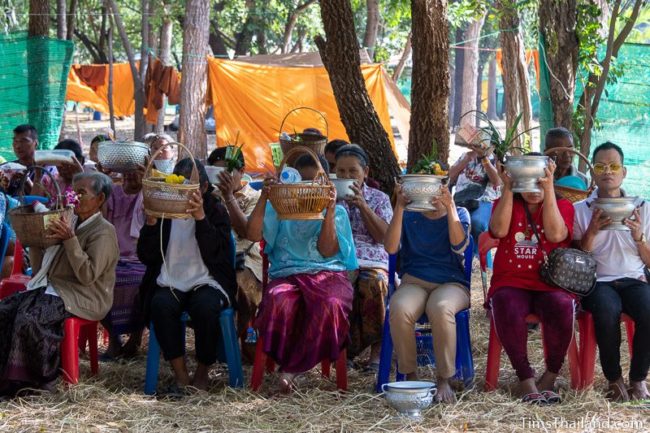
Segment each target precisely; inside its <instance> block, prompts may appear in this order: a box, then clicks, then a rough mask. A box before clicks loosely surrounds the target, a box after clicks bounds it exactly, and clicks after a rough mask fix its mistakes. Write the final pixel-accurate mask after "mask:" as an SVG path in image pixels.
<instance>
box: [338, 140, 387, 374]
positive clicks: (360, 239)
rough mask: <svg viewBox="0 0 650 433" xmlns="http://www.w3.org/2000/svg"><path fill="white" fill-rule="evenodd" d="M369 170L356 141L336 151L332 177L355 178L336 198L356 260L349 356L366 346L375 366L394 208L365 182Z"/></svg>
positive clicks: (373, 368) (383, 312) (385, 291)
mask: <svg viewBox="0 0 650 433" xmlns="http://www.w3.org/2000/svg"><path fill="white" fill-rule="evenodd" d="M368 171H369V167H368V155H366V152H365V151H364V150H363V149H362V148H361V147H360V146H358V145H356V144H349V145H346V146H343V147H341V148H340V149H339V150H338V151H337V152H336V176H337V178H338V179H354V180H355V181H356V182H355V185H353V186H352V190H353V191H354V195H352V196H350V197H345V198H344V199H343V200H342V201H340V202H339V203H341V205H342V206H343V207H344V208H345V209H346V210H347V211H348V215H349V217H350V225H351V226H352V235H353V237H354V244H355V246H356V255H357V260H358V261H359V271H358V272H355V273H354V274H353V276H352V278H351V280H352V284H353V286H354V300H353V304H352V315H351V316H350V339H351V344H350V347H349V351H348V355H349V358H350V359H354V357H355V356H357V355H359V354H360V353H361V352H363V350H364V349H366V348H367V347H370V348H371V350H370V360H369V363H368V369H370V370H373V371H376V370H378V369H379V353H380V351H381V335H382V332H383V329H384V316H385V314H386V306H385V303H384V298H385V297H386V295H387V294H388V273H387V271H388V253H387V252H386V250H385V249H384V245H383V243H384V236H385V235H386V230H387V229H388V224H389V223H390V221H391V219H392V218H393V208H392V207H391V205H390V198H388V196H387V195H386V194H384V193H383V192H381V191H379V190H377V189H374V188H370V187H369V186H368V185H366V183H365V180H366V177H367V176H368ZM341 198H343V197H341Z"/></svg>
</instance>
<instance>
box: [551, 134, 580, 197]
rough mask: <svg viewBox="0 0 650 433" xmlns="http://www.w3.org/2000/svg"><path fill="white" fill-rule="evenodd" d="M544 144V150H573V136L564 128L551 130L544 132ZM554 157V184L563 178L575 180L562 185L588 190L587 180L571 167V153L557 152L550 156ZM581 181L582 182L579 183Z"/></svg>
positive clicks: (572, 156)
mask: <svg viewBox="0 0 650 433" xmlns="http://www.w3.org/2000/svg"><path fill="white" fill-rule="evenodd" d="M544 143H545V144H546V150H549V149H555V148H558V147H568V148H570V149H573V148H574V146H573V134H572V133H571V131H569V130H568V129H566V128H562V127H559V128H551V129H549V130H548V131H547V132H546V138H545V139H544ZM551 156H555V158H556V161H555V162H556V164H557V169H556V170H555V182H556V183H557V181H559V180H560V179H562V178H564V177H571V178H577V179H575V180H574V181H573V182H569V184H564V183H561V184H564V186H570V187H573V188H576V189H582V190H586V189H587V188H589V179H587V176H585V175H584V174H583V173H580V172H579V171H578V169H577V168H576V167H575V166H574V165H573V158H574V156H575V155H574V154H573V153H571V152H557V153H554V154H551ZM581 181H582V182H581Z"/></svg>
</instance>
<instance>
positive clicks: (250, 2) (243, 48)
mask: <svg viewBox="0 0 650 433" xmlns="http://www.w3.org/2000/svg"><path fill="white" fill-rule="evenodd" d="M246 8H247V9H248V15H247V17H246V21H244V25H243V26H242V29H241V31H240V32H239V33H237V38H236V45H235V57H237V56H246V55H248V53H249V52H250V50H251V45H252V43H253V35H254V34H255V23H256V21H257V17H256V11H255V0H246Z"/></svg>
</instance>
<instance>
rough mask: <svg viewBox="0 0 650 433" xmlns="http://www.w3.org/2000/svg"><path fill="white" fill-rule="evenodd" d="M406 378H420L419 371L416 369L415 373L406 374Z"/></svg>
mask: <svg viewBox="0 0 650 433" xmlns="http://www.w3.org/2000/svg"><path fill="white" fill-rule="evenodd" d="M406 380H418V373H417V371H414V372H413V373H407V374H406Z"/></svg>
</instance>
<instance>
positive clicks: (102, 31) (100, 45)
mask: <svg viewBox="0 0 650 433" xmlns="http://www.w3.org/2000/svg"><path fill="white" fill-rule="evenodd" d="M104 5H105V6H103V7H102V23H101V25H100V27H99V41H97V44H96V45H97V51H98V52H102V53H103V52H104V48H105V47H106V35H107V34H108V31H107V30H106V26H107V25H108V14H107V13H106V11H108V12H110V10H111V7H110V5H109V4H108V3H106V2H104ZM110 25H112V24H110ZM113 29H115V26H113ZM113 36H115V31H113ZM113 60H115V59H113Z"/></svg>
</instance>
